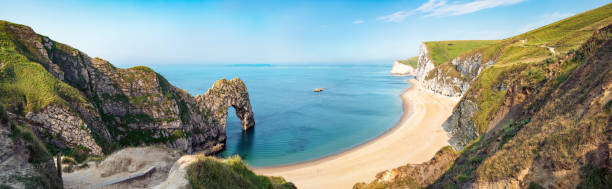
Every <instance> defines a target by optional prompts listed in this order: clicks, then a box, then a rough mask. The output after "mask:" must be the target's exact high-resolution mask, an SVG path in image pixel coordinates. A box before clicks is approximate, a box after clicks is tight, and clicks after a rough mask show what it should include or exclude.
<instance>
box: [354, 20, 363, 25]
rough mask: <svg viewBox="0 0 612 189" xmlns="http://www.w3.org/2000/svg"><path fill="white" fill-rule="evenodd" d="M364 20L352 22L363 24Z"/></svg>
mask: <svg viewBox="0 0 612 189" xmlns="http://www.w3.org/2000/svg"><path fill="white" fill-rule="evenodd" d="M364 22H365V21H363V20H355V21H353V24H363V23H364Z"/></svg>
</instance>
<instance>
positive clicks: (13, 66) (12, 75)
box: [0, 21, 84, 114]
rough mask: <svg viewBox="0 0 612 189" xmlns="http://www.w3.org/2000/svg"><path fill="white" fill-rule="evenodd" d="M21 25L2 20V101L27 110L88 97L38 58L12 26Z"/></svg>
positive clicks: (12, 108)
mask: <svg viewBox="0 0 612 189" xmlns="http://www.w3.org/2000/svg"><path fill="white" fill-rule="evenodd" d="M8 27H21V26H20V25H17V24H13V23H9V22H6V21H0V91H2V93H0V103H2V104H4V105H5V106H6V109H8V110H10V111H13V112H16V113H19V114H25V113H26V112H29V111H38V110H40V109H41V108H43V107H45V106H47V105H49V104H50V103H57V104H60V105H66V104H67V103H68V102H75V101H76V102H78V101H81V102H82V101H84V99H83V97H82V96H81V95H80V94H79V92H78V90H76V89H74V88H72V87H71V86H70V85H67V84H66V83H63V82H61V81H59V80H58V79H57V78H55V77H53V75H51V74H50V73H49V72H47V70H46V69H45V68H44V67H43V66H42V65H41V64H38V63H36V62H33V61H31V60H30V59H28V55H29V56H33V55H31V53H24V52H29V51H28V50H29V49H31V48H32V47H28V46H27V45H26V44H24V43H21V41H20V40H19V38H18V37H17V36H16V35H15V34H14V33H12V32H11V31H9V30H8Z"/></svg>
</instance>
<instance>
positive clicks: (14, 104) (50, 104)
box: [0, 21, 254, 155]
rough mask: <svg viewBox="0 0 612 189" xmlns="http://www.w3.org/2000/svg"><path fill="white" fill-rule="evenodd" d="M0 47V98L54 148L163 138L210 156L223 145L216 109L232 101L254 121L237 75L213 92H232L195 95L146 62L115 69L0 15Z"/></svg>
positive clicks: (93, 150)
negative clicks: (173, 84)
mask: <svg viewBox="0 0 612 189" xmlns="http://www.w3.org/2000/svg"><path fill="white" fill-rule="evenodd" d="M0 46H1V48H0V104H2V105H4V106H5V107H6V108H7V110H8V111H9V112H11V113H12V115H15V116H14V117H15V118H14V119H15V120H18V121H19V122H20V123H21V124H24V125H28V127H30V128H32V130H33V131H34V132H35V133H36V135H38V136H39V137H40V138H41V139H42V140H43V142H44V143H46V144H48V146H49V147H50V148H51V149H49V150H51V151H53V150H56V149H58V150H61V151H62V152H63V153H64V154H65V155H70V154H72V152H76V151H79V152H80V151H83V152H85V153H88V154H91V155H103V154H108V153H110V152H112V151H114V150H117V149H120V148H123V147H126V146H141V145H152V144H161V145H165V146H168V147H171V148H175V149H180V150H182V151H184V152H195V151H204V153H207V154H209V153H214V152H216V151H219V150H221V149H222V148H223V144H224V143H225V114H227V112H226V111H220V112H219V113H217V111H218V110H220V109H222V108H227V106H234V107H236V109H237V110H238V111H237V112H238V113H239V116H243V119H244V120H245V125H244V128H245V129H248V128H250V127H252V126H253V125H254V121H253V113H252V111H251V106H250V103H249V99H248V92H247V90H246V86H245V85H244V84H243V83H242V82H241V81H239V80H238V81H236V82H225V83H224V84H225V85H224V86H223V87H222V90H216V91H217V95H222V96H227V97H232V98H225V99H216V98H199V99H198V100H196V98H195V97H193V96H191V95H190V94H188V93H187V92H185V91H183V90H181V89H179V88H176V87H174V86H172V85H171V84H170V83H169V82H168V81H167V80H166V79H165V78H164V77H162V76H161V75H159V74H158V73H156V72H154V71H153V70H151V69H150V68H147V67H143V66H137V67H133V68H128V69H120V68H116V67H114V66H113V65H112V64H110V63H109V62H108V61H105V60H102V59H100V58H90V57H89V56H87V54H85V53H83V52H81V51H79V50H77V49H74V48H72V47H70V46H68V45H65V44H62V43H59V42H56V41H53V40H51V39H49V38H48V37H46V36H42V35H38V34H36V33H35V32H34V31H33V30H32V29H31V28H29V27H27V26H23V25H19V24H14V23H10V22H6V21H0ZM232 81H234V80H232ZM232 85H236V86H232ZM213 88H214V87H213ZM211 104H212V105H211ZM210 108H214V109H210ZM203 112H206V113H203ZM208 112H215V114H209V113H208ZM221 114H223V115H221Z"/></svg>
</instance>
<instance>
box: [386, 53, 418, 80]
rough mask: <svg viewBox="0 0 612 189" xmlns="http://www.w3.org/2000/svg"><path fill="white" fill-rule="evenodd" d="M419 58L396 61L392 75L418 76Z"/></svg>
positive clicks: (392, 68)
mask: <svg viewBox="0 0 612 189" xmlns="http://www.w3.org/2000/svg"><path fill="white" fill-rule="evenodd" d="M417 59H418V57H416V56H415V57H412V58H409V59H406V60H396V61H394V62H393V67H391V74H392V75H412V76H414V75H416V67H417Z"/></svg>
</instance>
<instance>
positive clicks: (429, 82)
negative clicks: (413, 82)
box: [416, 44, 495, 97]
mask: <svg viewBox="0 0 612 189" xmlns="http://www.w3.org/2000/svg"><path fill="white" fill-rule="evenodd" d="M429 56H430V55H429V52H428V51H427V46H426V45H425V44H421V47H420V48H419V59H418V67H417V70H416V79H417V80H419V82H421V86H423V88H425V89H429V90H431V91H433V92H435V93H438V94H442V95H445V96H451V97H455V96H462V95H463V94H465V93H466V92H467V90H468V89H469V88H470V84H471V83H472V81H474V80H475V79H476V77H478V74H480V72H481V71H482V70H483V69H484V68H485V67H487V66H490V65H493V64H494V63H495V62H494V61H488V62H486V63H485V62H483V61H482V60H483V59H482V55H481V54H480V53H474V54H467V55H464V56H460V57H456V58H454V59H453V60H452V61H451V62H450V63H442V64H439V65H437V66H436V65H435V64H434V63H433V62H432V61H431V60H430V58H429Z"/></svg>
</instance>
